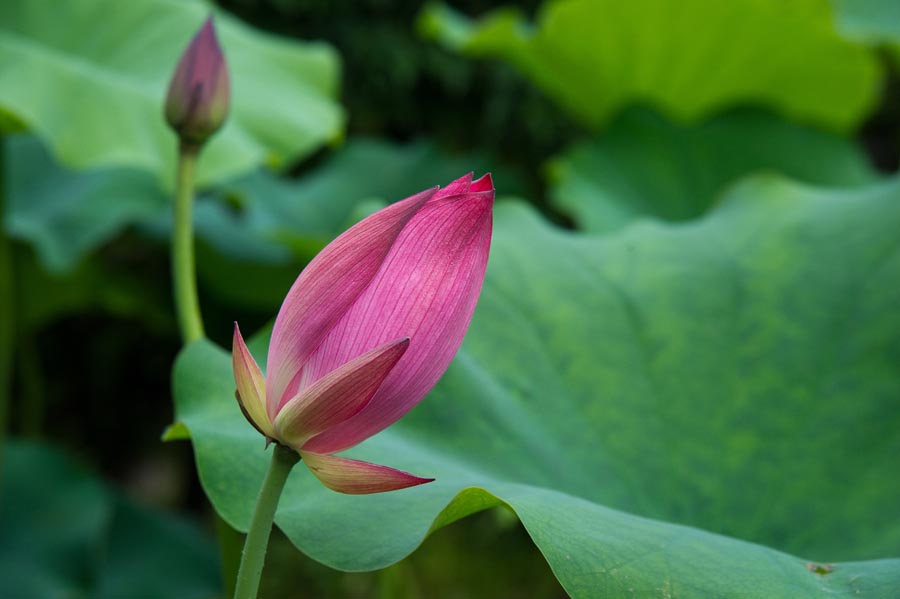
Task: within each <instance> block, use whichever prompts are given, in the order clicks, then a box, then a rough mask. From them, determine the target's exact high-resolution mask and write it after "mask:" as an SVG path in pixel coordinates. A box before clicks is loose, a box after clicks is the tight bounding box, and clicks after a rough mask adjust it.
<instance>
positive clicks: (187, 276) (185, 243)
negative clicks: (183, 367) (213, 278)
mask: <svg viewBox="0 0 900 599" xmlns="http://www.w3.org/2000/svg"><path fill="white" fill-rule="evenodd" d="M196 165H197V150H196V149H195V148H193V147H190V146H184V145H182V146H181V149H180V152H179V154H178V179H177V181H176V183H175V222H174V230H173V232H172V277H173V284H174V287H175V310H176V311H177V313H178V328H179V329H180V330H181V338H182V340H183V341H184V343H185V344H188V343H191V342H192V341H196V340H197V339H201V338H202V337H203V336H204V332H203V319H202V318H201V316H200V301H199V300H198V299H197V278H196V275H195V273H194V226H193V211H194V210H193V208H194V170H195V167H196Z"/></svg>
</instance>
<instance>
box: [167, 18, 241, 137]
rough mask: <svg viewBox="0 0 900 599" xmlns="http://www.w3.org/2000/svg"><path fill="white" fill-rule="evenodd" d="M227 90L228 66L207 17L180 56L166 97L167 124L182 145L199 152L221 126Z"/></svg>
mask: <svg viewBox="0 0 900 599" xmlns="http://www.w3.org/2000/svg"><path fill="white" fill-rule="evenodd" d="M229 88H230V83H229V77H228V65H227V64H226V63H225V57H224V56H223V55H222V48H221V47H220V46H219V40H218V39H217V38H216V30H215V26H214V25H213V22H212V17H210V18H209V19H207V20H206V22H205V23H204V24H203V27H201V28H200V31H198V32H197V35H195V36H194V39H192V40H191V43H190V44H189V45H188V47H187V49H186V50H185V51H184V54H182V56H181V60H180V61H179V62H178V67H177V68H176V69H175V74H174V75H173V76H172V81H171V82H170V83H169V93H168V96H167V97H166V121H167V122H168V123H169V125H170V126H171V127H172V128H173V129H174V130H175V132H176V133H178V136H179V138H180V139H181V142H182V143H183V144H185V145H186V146H188V147H194V148H198V147H200V146H202V145H203V143H204V142H206V140H207V139H209V137H210V136H211V135H212V134H213V133H215V132H216V131H217V130H218V129H219V127H221V126H222V124H223V123H224V122H225V117H226V116H227V115H228V103H229V96H230V89H229Z"/></svg>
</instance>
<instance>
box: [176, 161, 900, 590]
mask: <svg viewBox="0 0 900 599" xmlns="http://www.w3.org/2000/svg"><path fill="white" fill-rule="evenodd" d="M496 220H497V223H496V224H497V227H496V235H495V243H494V248H493V251H492V257H491V264H490V267H489V272H488V278H487V280H486V283H485V289H484V292H483V295H482V299H481V303H480V305H479V308H478V310H477V312H476V316H475V319H474V321H473V324H472V328H471V329H470V331H469V335H468V337H467V339H466V342H465V344H464V346H463V349H462V350H461V351H460V353H459V355H458V356H457V358H456V360H455V362H454V363H453V365H452V366H451V368H450V369H449V371H448V372H447V374H446V376H445V377H444V379H443V380H442V381H441V382H440V383H439V384H438V386H437V388H436V389H435V391H434V392H432V394H431V395H430V396H429V397H428V398H427V399H426V400H425V401H424V402H423V404H421V405H420V406H419V407H418V408H417V409H416V410H415V411H414V412H413V413H412V414H411V415H410V416H408V417H407V418H406V419H404V420H403V421H401V423H400V424H399V425H397V426H395V427H392V428H391V429H390V430H388V431H385V432H383V433H382V434H380V435H378V436H376V437H374V438H373V439H370V440H369V441H367V442H365V443H363V444H362V445H361V446H360V447H358V448H356V449H354V450H353V451H351V452H350V453H351V455H353V456H355V457H359V458H361V459H366V460H372V461H375V462H378V463H384V464H388V465H391V466H394V467H399V468H402V469H404V470H408V471H410V472H414V473H417V474H420V475H427V476H435V477H437V480H436V482H434V483H431V484H428V485H423V486H421V487H415V488H412V489H406V490H403V491H398V492H393V493H387V494H383V495H375V496H364V497H359V496H356V497H354V496H344V495H338V494H334V493H331V492H329V491H327V490H325V489H324V488H322V487H321V485H319V484H318V482H317V481H315V480H314V478H313V477H312V476H311V475H309V473H308V472H306V471H305V470H304V469H302V468H298V469H297V470H296V471H295V472H294V473H293V474H292V476H291V478H290V479H289V481H288V485H287V488H286V492H285V495H284V497H283V500H282V503H281V505H280V508H279V512H278V515H277V517H276V521H277V523H278V524H279V526H280V527H281V528H282V529H283V530H284V531H285V533H286V534H287V536H288V537H289V538H290V539H291V540H292V541H293V542H294V543H295V544H296V545H297V546H298V547H299V548H300V549H301V550H303V551H304V552H306V553H307V554H309V555H310V556H312V557H314V558H315V559H317V560H320V561H322V562H324V563H326V564H328V565H331V566H334V567H337V568H341V569H347V570H364V569H375V568H380V567H384V566H386V565H388V564H391V563H393V562H396V561H398V560H400V559H401V558H402V557H404V556H405V555H407V554H409V553H410V552H411V551H413V550H414V549H415V548H416V547H417V546H418V545H419V544H420V543H421V542H422V539H423V537H424V536H425V535H427V534H428V533H429V531H433V530H435V529H437V528H440V527H441V526H444V525H446V524H448V523H450V522H453V521H455V520H457V519H459V518H461V517H464V516H466V515H468V514H471V513H473V512H476V511H479V510H483V509H486V508H489V507H492V506H496V505H500V504H506V505H507V506H509V507H510V508H511V509H512V510H514V511H515V513H516V514H517V515H518V517H519V519H520V520H521V521H522V523H523V524H524V526H525V528H526V530H527V531H528V532H529V534H530V535H531V537H532V539H533V540H534V542H535V544H536V545H537V546H538V548H539V549H540V550H541V552H542V553H543V554H544V556H545V558H546V559H547V561H548V563H549V564H550V567H551V568H552V569H553V571H554V573H555V574H556V576H557V577H558V579H559V580H560V582H561V583H562V585H563V586H564V587H565V588H566V590H567V591H568V592H569V593H570V594H571V595H573V596H576V597H586V596H603V597H612V598H615V597H630V596H669V597H710V596H728V597H746V598H751V597H752V598H756V597H759V598H770V597H780V596H790V597H817V596H846V597H885V598H886V597H891V596H892V593H894V592H895V589H896V588H897V585H898V584H900V561H898V560H885V559H882V560H878V559H877V558H883V557H890V556H897V555H900V524H898V523H900V505H898V503H897V501H896V499H897V497H898V496H900V480H898V479H897V477H896V476H895V475H894V473H895V472H896V471H897V470H898V466H900V464H898V461H897V460H898V457H897V456H898V455H900V434H898V431H900V426H898V425H900V422H898V418H900V409H898V407H900V406H898V398H900V373H898V372H897V369H896V364H897V363H898V360H900V314H898V313H897V311H896V310H891V309H890V308H891V307H892V306H896V305H897V304H898V302H900V286H898V284H897V281H898V280H900V251H898V244H897V235H896V231H897V228H898V225H900V182H898V181H892V182H890V183H886V184H880V185H877V186H870V187H866V188H864V189H861V190H856V191H848V190H828V189H815V188H808V187H803V186H800V185H797V184H793V183H788V182H786V181H784V180H782V179H779V178H774V177H761V178H757V179H754V180H751V181H749V182H747V183H745V184H743V185H742V186H740V187H739V188H736V189H735V190H733V191H732V192H731V193H730V194H729V198H728V199H727V200H726V201H725V202H723V203H722V205H721V206H719V207H718V208H717V209H716V210H714V211H713V212H712V213H710V214H709V215H708V216H707V217H705V218H703V219H700V220H697V221H694V222H691V223H688V224H678V225H672V224H663V223H642V224H639V225H634V226H631V227H627V228H624V229H622V230H621V231H619V232H618V233H616V234H614V235H607V236H594V235H584V234H571V233H565V232H563V231H559V230H557V229H555V228H553V227H551V226H549V225H547V224H546V223H544V222H543V221H541V219H540V218H538V217H537V216H536V215H535V214H534V213H533V212H532V211H531V210H530V209H528V208H526V207H524V206H522V205H520V204H515V203H514V204H510V205H507V206H503V207H500V208H498V214H497V219H496ZM836 240H839V241H836ZM698 289H702V290H703V291H704V293H702V294H701V293H698ZM264 344H265V338H260V339H257V342H256V343H255V344H254V351H257V355H258V356H259V357H262V354H263V353H264V348H263V347H262V346H263V345H264ZM261 349H262V350H263V351H260V350H261ZM174 380H175V395H176V410H177V418H178V420H179V421H180V422H182V423H183V424H184V425H185V426H186V427H187V429H189V431H190V435H191V437H192V440H193V443H194V450H195V454H196V458H197V464H198V468H199V473H200V478H201V482H202V484H203V486H204V489H205V490H206V493H207V495H208V496H209V497H210V499H211V500H212V502H213V504H214V506H215V508H216V510H217V511H218V512H219V513H220V514H221V515H222V516H223V517H224V518H225V519H226V520H227V521H229V522H230V523H232V524H233V525H234V526H236V527H237V528H240V529H245V528H246V526H247V522H248V521H249V517H250V512H251V509H252V505H253V501H254V496H255V493H256V490H257V489H258V487H259V485H260V483H261V481H262V478H263V474H264V469H265V466H266V463H267V460H268V454H267V453H266V452H265V451H264V449H263V446H264V441H263V440H262V438H261V437H260V436H259V435H258V434H257V433H256V432H255V431H254V430H253V429H252V428H251V427H250V426H249V425H248V424H247V423H246V421H245V420H244V419H243V417H242V416H241V415H240V413H239V411H238V409H237V407H236V406H235V404H234V395H233V393H234V383H233V380H232V373H231V367H230V357H229V354H228V353H227V352H225V351H224V350H221V349H219V348H217V347H215V346H214V345H212V344H210V343H208V342H201V343H197V344H194V345H192V346H190V347H188V348H187V349H186V350H185V351H184V352H183V353H182V355H181V356H180V358H179V360H178V362H177V364H176V368H175V373H174ZM669 522H674V523H678V524H673V523H669ZM694 527H698V528H694ZM703 529H705V530H703ZM707 531H712V532H707ZM715 533H723V534H728V535H732V536H733V537H737V538H729V537H725V536H719V534H715ZM738 539H743V540H738ZM748 541H751V542H748ZM754 543H764V544H766V545H768V546H769V547H766V546H763V545H758V544H754ZM781 551H790V552H792V553H795V554H797V555H799V556H802V558H801V557H793V556H791V555H788V554H786V553H782V552H781ZM859 559H874V560H876V561H870V562H846V563H839V562H838V563H835V561H837V560H859ZM810 560H817V561H818V562H820V563H822V564H826V565H827V566H828V568H831V571H830V572H825V573H820V571H821V572H824V570H823V569H821V568H818V567H817V566H816V565H815V564H812V567H810V564H811V562H810ZM831 560H835V561H831Z"/></svg>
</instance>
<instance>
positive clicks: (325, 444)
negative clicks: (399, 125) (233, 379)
mask: <svg viewBox="0 0 900 599" xmlns="http://www.w3.org/2000/svg"><path fill="white" fill-rule="evenodd" d="M493 200H494V191H493V184H492V183H491V179H490V175H486V176H485V177H483V178H481V179H479V180H478V181H475V182H472V181H471V175H470V176H467V177H463V178H462V179H460V180H458V181H455V182H454V183H451V184H450V185H449V186H447V188H445V189H442V190H440V191H439V192H438V193H436V194H434V195H433V196H431V197H430V198H429V199H428V200H427V201H426V202H425V203H424V205H422V206H421V207H420V208H419V209H418V210H416V212H415V214H414V215H413V216H412V217H411V218H410V219H409V221H408V222H407V223H406V224H405V226H404V227H403V228H402V230H401V231H400V232H399V234H398V235H397V237H396V239H395V241H394V242H393V243H392V245H391V247H390V249H389V251H388V252H387V254H386V256H385V257H384V259H383V260H382V264H381V265H380V268H379V269H378V271H377V273H376V274H375V275H374V276H373V277H372V278H371V279H370V281H369V282H368V284H367V285H366V286H365V288H364V289H362V290H361V292H360V293H359V294H358V296H357V297H356V298H355V299H354V300H353V301H352V302H351V303H350V304H349V305H348V306H347V308H346V309H345V311H344V313H343V314H342V316H341V318H340V320H339V321H337V322H336V323H334V324H333V325H332V326H331V327H330V329H329V330H328V331H327V333H326V334H325V335H324V336H323V337H322V339H321V342H320V343H319V345H318V346H317V347H316V348H315V350H314V351H313V352H311V354H310V356H309V359H308V361H307V362H306V363H305V364H304V366H303V372H302V375H301V377H300V378H299V379H297V385H298V386H299V387H303V386H305V385H307V384H309V382H311V381H315V380H317V379H318V378H320V377H322V376H325V375H326V374H327V373H329V372H331V371H332V370H334V369H336V368H338V367H340V366H341V365H342V364H344V363H345V362H347V361H348V360H350V359H351V358H353V357H354V356H357V355H359V354H360V353H362V352H364V351H366V350H367V349H369V348H372V347H376V346H379V345H381V344H383V343H385V342H387V341H389V340H391V339H395V338H397V337H400V336H403V335H408V336H409V337H410V346H409V349H408V350H407V351H406V353H405V354H404V356H403V357H402V358H401V359H400V361H399V362H398V363H397V365H396V366H395V367H394V368H393V370H391V372H390V374H389V375H388V376H387V378H386V379H385V380H384V382H383V383H382V385H381V387H380V388H379V389H378V391H377V392H376V394H375V395H374V396H373V397H372V399H371V401H369V403H368V404H367V405H366V406H365V407H364V408H363V409H362V410H360V411H359V412H358V413H357V414H356V415H354V416H353V417H351V418H349V419H348V420H346V421H344V422H342V423H341V424H338V425H336V426H334V427H332V428H330V429H328V430H326V431H324V432H323V433H321V434H320V435H317V436H316V437H313V438H312V439H310V440H309V441H308V442H307V443H306V444H305V445H304V449H306V450H308V451H313V452H317V453H322V454H331V453H335V452H338V451H341V450H343V449H346V448H349V447H352V446H353V445H356V444H357V443H359V442H361V441H363V440H364V439H366V438H368V437H370V436H372V435H374V434H375V433H377V432H379V431H381V430H382V429H384V428H386V427H387V426H389V425H391V424H393V423H394V422H395V421H397V420H398V419H399V418H401V417H402V416H403V415H404V414H406V413H407V412H408V411H409V410H411V409H412V408H413V407H414V406H415V405H416V404H417V403H418V402H419V401H420V400H421V399H422V398H423V397H424V396H425V394H426V393H428V391H430V390H431V388H432V387H433V386H434V385H435V383H437V381H438V379H439V378H440V377H441V375H443V373H444V371H445V370H446V369H447V366H448V365H449V364H450V361H451V360H452V359H453V356H454V355H455V354H456V352H457V350H458V349H459V346H460V345H461V344H462V340H463V336H464V335H465V332H466V329H467V328H468V326H469V322H470V320H471V318H472V313H473V312H474V310H475V304H476V302H477V300H478V296H479V294H480V292H481V284H482V281H483V280H484V273H485V268H486V266H487V259H488V251H489V249H490V241H491V208H492V206H493ZM270 401H271V400H270ZM269 407H270V409H271V404H270V405H269Z"/></svg>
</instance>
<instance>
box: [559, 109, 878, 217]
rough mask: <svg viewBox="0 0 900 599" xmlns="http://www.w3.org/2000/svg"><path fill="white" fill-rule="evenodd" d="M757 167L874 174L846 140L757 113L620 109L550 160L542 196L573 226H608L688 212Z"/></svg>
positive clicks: (822, 179)
mask: <svg viewBox="0 0 900 599" xmlns="http://www.w3.org/2000/svg"><path fill="white" fill-rule="evenodd" d="M760 170H771V171H776V172H779V173H782V174H785V175H788V176H790V177H792V178H795V179H797V180H799V181H804V182H808V183H817V184H822V185H834V186H854V185H860V184H864V183H871V182H873V181H875V180H876V179H877V174H876V172H875V170H874V169H873V168H872V167H871V166H870V165H869V164H868V162H867V159H866V157H865V155H864V154H863V152H862V150H861V149H860V148H859V147H857V146H856V145H855V144H854V142H852V141H850V140H847V139H844V138H842V137H839V136H837V135H833V134H830V133H825V132H823V131H817V130H815V129H811V128H807V127H800V126H798V125H791V124H789V123H787V122H785V121H783V120H780V119H778V118H776V117H774V116H772V115H770V114H767V113H764V112H758V111H750V110H740V111H734V112H730V113H728V114H724V115H721V116H718V117H715V118H712V119H710V120H708V121H705V122H703V123H700V124H698V125H694V126H690V127H685V126H679V125H674V124H672V123H670V122H669V121H667V120H666V119H664V118H662V117H660V116H657V115H656V114H655V113H652V112H648V111H643V110H629V111H626V112H625V113H624V114H623V115H622V116H621V117H620V118H618V119H616V121H615V122H614V123H613V124H612V126H611V127H610V129H609V130H608V131H607V132H606V133H605V134H604V135H603V136H600V137H598V138H597V139H595V140H592V141H587V142H581V143H577V144H575V145H573V146H572V147H570V148H569V149H567V150H566V151H565V152H564V153H563V154H562V155H561V156H559V157H557V158H555V159H554V160H553V161H552V162H551V164H550V169H549V173H550V179H551V188H550V199H551V202H552V203H553V205H554V206H556V208H558V209H559V210H561V211H562V212H565V213H566V214H568V215H570V216H571V217H572V218H573V219H574V220H575V222H576V223H577V225H578V227H579V228H581V229H584V230H586V231H598V232H600V231H611V230H614V229H617V228H619V227H621V226H624V225H625V224H627V223H629V222H631V221H632V220H634V219H637V218H642V217H654V218H660V219H663V220H676V221H678V220H689V219H692V218H696V217H697V216H700V215H701V214H703V213H705V212H706V211H707V210H708V209H710V208H711V207H712V206H713V205H714V203H715V202H717V201H718V200H719V199H720V198H721V196H722V194H723V192H724V191H725V189H726V187H727V186H728V185H730V184H732V183H734V182H735V181H736V180H737V179H738V178H740V177H743V176H746V175H747V174H749V173H752V172H756V171H760Z"/></svg>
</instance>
